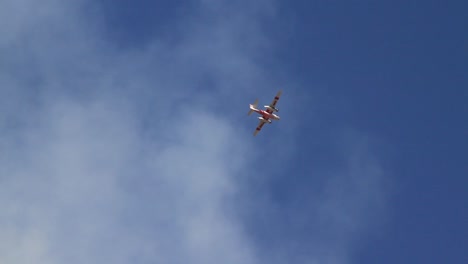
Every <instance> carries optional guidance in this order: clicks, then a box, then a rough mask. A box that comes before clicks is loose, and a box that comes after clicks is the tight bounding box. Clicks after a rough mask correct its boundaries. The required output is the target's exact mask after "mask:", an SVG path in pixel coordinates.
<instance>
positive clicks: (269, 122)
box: [258, 116, 271, 124]
mask: <svg viewBox="0 0 468 264" xmlns="http://www.w3.org/2000/svg"><path fill="white" fill-rule="evenodd" d="M258 119H260V120H262V121H263V122H265V123H268V124H271V120H270V119H265V118H263V117H262V116H260V117H258Z"/></svg>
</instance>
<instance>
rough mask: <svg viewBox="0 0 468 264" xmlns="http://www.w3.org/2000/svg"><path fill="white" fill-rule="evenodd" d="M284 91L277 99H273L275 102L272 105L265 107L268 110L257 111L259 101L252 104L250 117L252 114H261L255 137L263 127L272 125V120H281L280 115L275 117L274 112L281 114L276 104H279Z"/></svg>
mask: <svg viewBox="0 0 468 264" xmlns="http://www.w3.org/2000/svg"><path fill="white" fill-rule="evenodd" d="M281 93H282V91H281V90H280V91H279V92H278V93H277V94H276V96H275V98H274V99H273V102H271V104H270V105H265V106H264V107H265V108H266V110H260V109H257V104H258V99H257V100H255V102H254V103H253V104H250V110H249V113H248V115H250V114H252V113H253V112H255V113H258V114H260V115H261V116H259V117H258V119H260V123H259V124H258V126H257V128H256V129H255V132H254V136H256V135H257V134H258V132H260V130H261V129H262V127H263V125H265V124H266V123H268V124H271V122H272V120H280V117H279V116H278V115H275V114H274V113H273V112H279V110H278V109H277V108H276V103H277V102H278V100H279V98H280V96H281Z"/></svg>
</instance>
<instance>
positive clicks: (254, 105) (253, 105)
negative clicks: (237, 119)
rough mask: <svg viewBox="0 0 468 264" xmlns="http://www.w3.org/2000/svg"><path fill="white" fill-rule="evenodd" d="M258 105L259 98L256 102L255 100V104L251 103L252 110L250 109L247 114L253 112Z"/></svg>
mask: <svg viewBox="0 0 468 264" xmlns="http://www.w3.org/2000/svg"><path fill="white" fill-rule="evenodd" d="M257 105H258V99H256V100H255V102H254V103H253V104H251V105H250V110H249V113H248V114H247V115H250V114H252V112H253V109H254V108H257Z"/></svg>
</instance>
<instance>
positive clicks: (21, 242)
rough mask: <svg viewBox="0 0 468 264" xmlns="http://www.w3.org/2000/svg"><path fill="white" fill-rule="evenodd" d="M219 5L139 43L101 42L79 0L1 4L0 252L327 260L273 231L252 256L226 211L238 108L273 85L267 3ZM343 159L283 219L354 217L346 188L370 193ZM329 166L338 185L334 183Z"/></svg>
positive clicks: (240, 164)
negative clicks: (313, 199)
mask: <svg viewBox="0 0 468 264" xmlns="http://www.w3.org/2000/svg"><path fill="white" fill-rule="evenodd" d="M231 2H232V1H200V2H197V4H196V8H195V9H194V10H195V11H193V14H191V15H190V16H188V17H187V18H184V19H186V20H184V21H179V22H178V23H179V24H176V25H174V26H175V27H178V28H182V29H181V30H179V31H176V32H175V33H174V36H172V37H175V39H178V41H177V42H175V43H173V42H171V41H172V38H168V39H166V38H163V37H160V36H154V38H152V39H151V41H150V42H149V43H147V45H143V47H142V48H141V49H132V48H120V47H117V46H115V45H112V42H111V41H110V40H109V39H107V38H106V37H103V35H105V34H103V32H104V31H105V30H109V29H107V28H106V26H105V25H103V24H100V20H99V19H98V17H99V12H100V11H99V8H96V6H94V5H92V4H90V3H89V2H86V1H68V2H64V1H55V0H47V1H42V2H41V3H40V4H38V3H36V2H35V1H32V0H22V1H17V0H15V1H13V0H11V1H10V0H7V1H2V2H1V3H0V16H1V17H2V19H3V20H5V21H7V23H2V25H0V36H1V37H0V55H1V57H2V60H1V62H0V84H1V87H0V110H1V113H0V138H1V139H0V149H1V152H0V208H2V210H0V262H1V263H14V264H22V263H47V264H51V263H52V264H53V263H71V264H73V263H90V264H92V263H204V264H206V263H226V264H229V263H233V264H234V263H243V264H249V263H251V264H257V263H270V262H271V261H275V258H276V261H286V260H297V261H298V263H310V261H311V260H314V258H315V259H317V260H318V261H321V260H325V259H326V258H322V257H321V255H320V252H315V251H310V252H307V254H304V255H303V258H299V257H298V256H297V255H296V253H297V252H296V251H295V250H293V249H291V248H287V247H284V248H283V250H281V248H282V247H281V245H279V244H277V245H276V246H275V247H273V248H271V252H270V253H271V254H270V255H267V254H263V253H261V250H259V249H258V248H260V246H259V245H257V244H255V243H256V242H254V240H253V239H252V237H251V236H250V234H248V233H247V232H246V230H245V226H244V224H243V223H244V221H243V220H242V219H241V216H240V215H238V214H237V213H236V212H237V211H236V210H234V209H235V208H238V207H239V206H240V205H239V204H240V203H241V202H239V201H243V199H242V197H241V196H242V195H243V193H242V192H243V191H242V190H241V188H242V187H243V185H242V184H245V182H246V181H247V182H248V180H246V178H245V177H246V176H245V175H250V174H251V173H252V172H251V169H250V168H249V166H250V165H251V161H250V158H256V157H257V156H256V155H258V152H256V151H255V150H254V149H253V148H252V147H251V145H250V142H249V141H246V140H245V138H243V135H244V134H243V133H244V131H243V127H242V126H241V125H239V124H237V121H236V117H237V116H239V113H238V112H239V111H238V110H239V109H244V108H242V107H244V106H245V104H246V103H248V102H245V100H246V98H245V97H246V96H249V97H252V98H254V96H256V94H258V93H259V91H261V90H264V89H265V88H264V87H268V89H271V87H273V83H274V82H275V80H274V79H272V78H271V77H272V76H273V75H274V74H273V73H271V72H268V71H267V70H265V68H263V67H262V64H261V63H260V62H259V61H261V60H262V58H261V56H263V55H262V54H264V53H263V52H265V50H267V49H268V48H270V47H271V44H269V42H268V38H267V36H266V35H264V34H262V30H261V29H260V25H261V18H262V17H263V16H264V15H271V14H273V10H274V8H273V6H272V5H271V4H270V3H269V2H266V1H265V2H261V3H257V4H252V3H251V2H250V1H245V2H243V4H245V5H237V4H232V3H231ZM226 4H230V5H232V6H231V7H230V8H229V9H227V8H226V7H225V5H226ZM89 10H93V12H94V13H93V12H89ZM96 10H97V11H96ZM252 87H256V89H258V90H252ZM225 102H229V106H225V105H223V104H225ZM285 102H287V99H286V101H285ZM215 109H223V112H222V113H220V112H219V111H215ZM241 111H242V110H241ZM244 112H245V111H243V112H242V115H244V114H245V113H244ZM288 133H291V134H292V133H293V131H289V132H288ZM249 134H250V130H249ZM353 149H354V148H353ZM289 153H290V151H286V153H283V154H282V155H284V156H287V155H289ZM366 155H367V154H364V157H366ZM351 164H357V167H355V166H354V165H351V166H350V167H349V170H348V168H347V167H345V168H344V169H343V170H346V171H347V172H349V171H351V172H349V174H347V175H354V176H356V177H354V176H352V177H351V176H350V177H349V178H346V177H344V178H343V176H337V177H336V179H335V180H332V181H330V183H329V185H328V186H329V187H328V188H327V189H326V191H325V192H324V197H322V198H321V200H319V201H320V203H318V204H317V203H314V205H313V206H310V208H308V210H307V212H308V213H310V214H308V215H307V216H306V215H304V214H301V213H299V212H298V211H296V212H295V214H294V216H293V217H294V218H299V217H303V218H304V219H310V217H312V216H315V215H319V216H322V217H327V216H329V217H331V218H332V221H331V222H330V221H328V220H326V222H327V223H331V225H330V227H329V229H326V230H325V232H326V235H325V236H323V238H324V240H326V241H332V239H335V235H336V239H337V240H343V238H342V237H340V235H343V236H346V237H348V236H350V235H348V230H354V222H355V221H359V220H360V219H361V218H362V217H363V215H365V213H362V212H361V211H362V210H363V209H362V208H359V209H358V211H355V210H354V209H353V208H354V205H351V202H352V201H355V202H356V204H365V203H367V201H369V200H372V199H374V197H370V198H369V197H366V196H365V195H364V196H354V195H355V192H357V191H359V192H361V191H363V192H365V193H368V194H369V192H367V191H366V190H367V186H364V187H363V186H362V185H361V184H362V183H364V182H367V178H366V177H361V176H360V175H371V176H370V177H371V181H369V182H372V181H373V180H375V179H377V180H378V177H377V178H374V176H373V175H376V174H375V173H374V171H369V170H368V168H367V167H364V168H363V167H361V166H360V165H359V164H362V163H361V161H359V162H357V163H354V162H351ZM364 164H367V160H366V161H364ZM372 164H374V163H372ZM361 169H363V170H361ZM371 170H372V169H371ZM377 174H378V173H377ZM337 175H343V174H337ZM259 177H262V176H261V175H259ZM340 177H341V178H340ZM343 179H344V180H346V179H349V180H350V182H349V183H350V185H348V186H351V187H350V188H344V189H342V188H341V187H337V186H342V185H341V183H336V182H334V181H338V182H341V181H342V180H343ZM353 184H354V185H353ZM372 186H373V187H378V183H377V184H373V185H372ZM371 194H372V193H371ZM350 197H356V199H357V200H356V199H354V200H353V199H351V200H349V198H350ZM343 201H348V203H347V204H345V205H344V206H342V205H337V204H336V203H339V202H343ZM353 204H354V203H353ZM257 205H258V206H261V207H263V208H265V210H267V209H268V208H269V207H270V206H273V204H271V201H265V202H264V203H262V202H260V203H258V204H257ZM252 206H253V205H252ZM342 209H345V211H342ZM346 210H347V211H346ZM354 214H356V215H354ZM346 217H349V218H350V222H348V221H346ZM314 221H316V224H317V226H321V225H322V224H321V223H320V222H319V221H320V220H314ZM341 221H344V223H343V222H341ZM314 223H315V222H314ZM350 223H351V227H350V228H348V226H349V225H350ZM279 224H281V223H272V228H275V227H277V226H275V225H279ZM340 227H343V228H344V229H346V230H344V231H340V230H339V228H340ZM336 229H338V231H336ZM327 230H328V231H327ZM333 230H334V231H333ZM276 239H278V240H281V238H279V237H277V238H276ZM298 241H299V240H298ZM311 243H313V244H314V245H316V244H318V243H319V241H318V240H317V239H313V240H312V242H311ZM267 244H268V243H267ZM323 245H324V247H326V248H327V250H330V251H333V250H335V249H341V248H346V246H341V245H336V244H333V243H331V242H330V243H329V244H327V242H325V243H323ZM273 252H276V253H278V254H276V253H273ZM317 256H318V257H317ZM340 256H341V255H340ZM341 263H343V262H341Z"/></svg>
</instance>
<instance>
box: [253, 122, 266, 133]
mask: <svg viewBox="0 0 468 264" xmlns="http://www.w3.org/2000/svg"><path fill="white" fill-rule="evenodd" d="M263 125H265V122H263V121H262V120H260V123H259V124H258V126H257V128H256V129H255V132H254V136H256V135H257V134H258V132H260V130H262V127H263Z"/></svg>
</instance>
